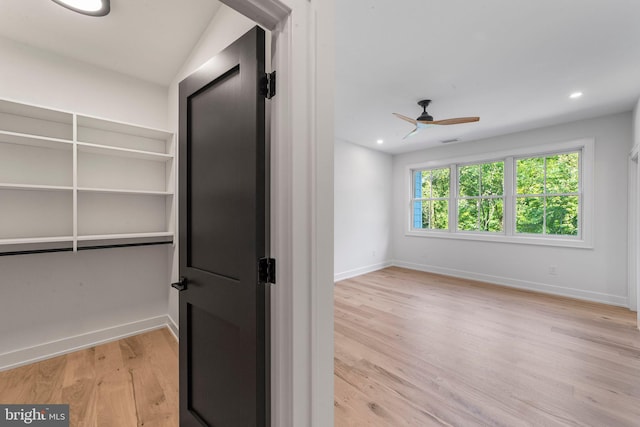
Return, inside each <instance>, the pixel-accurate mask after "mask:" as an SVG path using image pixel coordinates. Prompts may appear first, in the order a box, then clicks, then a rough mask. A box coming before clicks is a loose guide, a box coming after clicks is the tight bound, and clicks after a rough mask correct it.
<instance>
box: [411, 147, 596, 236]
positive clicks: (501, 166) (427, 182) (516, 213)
mask: <svg viewBox="0 0 640 427" xmlns="http://www.w3.org/2000/svg"><path fill="white" fill-rule="evenodd" d="M593 146H594V142H593V140H590V139H583V140H578V141H570V142H566V143H558V144H553V145H549V146H542V147H540V148H539V149H538V150H539V151H537V152H536V151H533V150H526V149H521V150H514V151H513V152H502V153H491V154H485V155H484V156H482V157H481V156H474V157H467V158H461V159H450V160H444V161H434V162H430V163H428V164H423V165H416V166H413V167H411V166H410V167H408V170H409V173H410V175H409V176H410V177H411V204H410V206H411V208H410V214H409V217H410V219H409V221H410V223H409V228H408V231H407V234H409V235H416V236H435V237H444V238H461V239H472V240H491V241H507V242H514V243H529V244H542V245H558V246H573V247H591V235H592V232H591V228H590V227H591V224H590V222H591V221H590V219H591V216H592V213H591V212H592V210H593V205H592V198H591V196H590V194H589V192H590V189H591V187H592V186H593V182H592V181H593V172H592V171H593Z"/></svg>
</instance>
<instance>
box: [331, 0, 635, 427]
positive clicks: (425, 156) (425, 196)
mask: <svg viewBox="0 0 640 427" xmlns="http://www.w3.org/2000/svg"><path fill="white" fill-rule="evenodd" d="M634 10H635V11H636V12H637V5H632V4H631V3H630V2H626V1H616V2H612V3H607V5H604V4H602V3H597V2H587V3H584V2H562V3H558V2H547V1H544V2H535V3H527V4H524V3H518V4H515V3H508V2H488V3H487V2H480V3H477V2H465V1H454V2H446V3H442V2H440V3H435V2H426V3H425V2H420V1H409V2H402V6H400V5H399V4H398V3H397V2H375V1H364V0H363V1H355V2H341V3H339V4H338V5H337V6H336V31H337V37H336V39H337V41H338V42H337V46H336V146H335V273H336V275H335V280H336V286H335V304H336V305H335V419H336V425H344V426H347V425H380V426H383V425H385V426H386V425H394V426H395V425H398V426H399V425H446V426H450V425H451V426H471V425H505V426H507V425H508V426H520V425H528V426H543V425H545V426H552V425H553V426H556V425H558V426H561V425H590V426H605V425H606V426H635V425H638V424H639V423H640V410H639V408H640V393H639V392H640V389H639V388H638V384H640V363H639V362H640V360H639V359H638V356H639V355H640V331H638V329H637V327H638V323H637V322H638V318H637V313H636V311H637V307H638V305H637V304H638V302H637V283H638V279H637V277H638V276H637V268H638V262H637V260H638V228H637V224H638V210H637V203H638V196H637V192H638V172H637V146H638V143H640V140H639V138H640V136H639V135H640V134H639V133H638V129H640V127H639V126H640V124H639V123H640V122H639V121H638V120H639V117H640V116H639V113H638V96H639V95H640V79H639V78H638V72H639V71H640V61H639V60H638V58H639V56H638V53H639V52H640V51H639V50H638V49H639V48H638V41H640V32H638V29H637V28H638V27H637V25H636V24H635V22H634V21H635V19H634V18H630V17H629V16H630V15H634V12H632V11H634ZM354 29H357V31H354ZM423 100H430V101H431V102H430V103H429V104H428V105H426V103H422V104H421V105H418V104H419V103H420V101H423ZM425 105H426V108H424V107H425ZM425 111H426V113H427V114H425ZM394 113H395V115H394ZM476 119H479V120H477V121H476ZM416 120H417V121H416ZM439 121H440V123H438V122H439ZM414 131H415V132H414ZM534 164H535V166H533V165H534ZM534 187H535V188H534Z"/></svg>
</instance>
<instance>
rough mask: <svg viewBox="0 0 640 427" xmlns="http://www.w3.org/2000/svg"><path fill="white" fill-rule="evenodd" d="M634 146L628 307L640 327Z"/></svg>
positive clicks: (639, 207) (639, 186) (639, 188)
mask: <svg viewBox="0 0 640 427" xmlns="http://www.w3.org/2000/svg"><path fill="white" fill-rule="evenodd" d="M639 149H640V147H639V146H637V145H636V146H635V147H634V148H633V150H631V153H629V195H628V200H629V248H628V249H629V274H628V283H629V309H631V310H634V311H637V312H638V328H640V311H639V310H638V308H639V307H640V262H639V260H638V257H639V256H640V194H639V193H640V169H639V165H638V152H639Z"/></svg>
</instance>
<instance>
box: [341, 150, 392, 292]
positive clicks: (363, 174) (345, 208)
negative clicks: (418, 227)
mask: <svg viewBox="0 0 640 427" xmlns="http://www.w3.org/2000/svg"><path fill="white" fill-rule="evenodd" d="M334 149H335V151H334V158H335V161H334V178H335V182H334V188H335V191H334V197H335V199H334V203H335V205H334V209H335V224H334V244H335V250H334V257H335V258H334V259H335V262H334V269H335V280H336V281H337V280H343V279H346V278H348V277H353V276H357V275H359V274H364V273H368V272H370V271H375V270H378V269H380V268H383V267H386V266H388V265H390V264H391V260H392V259H393V258H392V256H391V211H392V203H391V189H392V186H391V180H392V166H393V160H392V156H391V155H390V154H386V153H382V152H379V151H374V150H370V149H368V148H365V147H362V146H359V145H355V144H351V143H349V142H344V141H340V140H336V144H335V147H334Z"/></svg>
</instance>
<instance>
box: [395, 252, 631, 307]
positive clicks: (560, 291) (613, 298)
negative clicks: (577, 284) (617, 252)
mask: <svg viewBox="0 0 640 427" xmlns="http://www.w3.org/2000/svg"><path fill="white" fill-rule="evenodd" d="M392 264H393V265H394V266H396V267H403V268H408V269H411V270H417V271H425V272H428V273H437V274H443V275H446V276H453V277H460V278H463V279H471V280H477V281H480V282H487V283H491V284H495V285H500V286H507V287H510V288H517V289H523V290H527V291H535V292H542V293H545V294H552V295H559V296H564V297H570V298H576V299H581V300H586V301H592V302H599V303H603V304H609V305H615V306H619V307H626V308H628V307H629V301H628V298H626V297H621V296H618V295H611V294H605V293H600V292H593V291H584V290H580V289H574V288H567V287H563V286H556V285H549V284H546V283H539V282H530V281H527V280H519V279H512V278H509V277H500V276H492V275H489V274H483V273H474V272H470V271H464V270H457V269H453V268H445V267H436V266H433V265H426V264H416V263H412V262H405V261H398V260H394V261H393V262H392Z"/></svg>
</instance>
